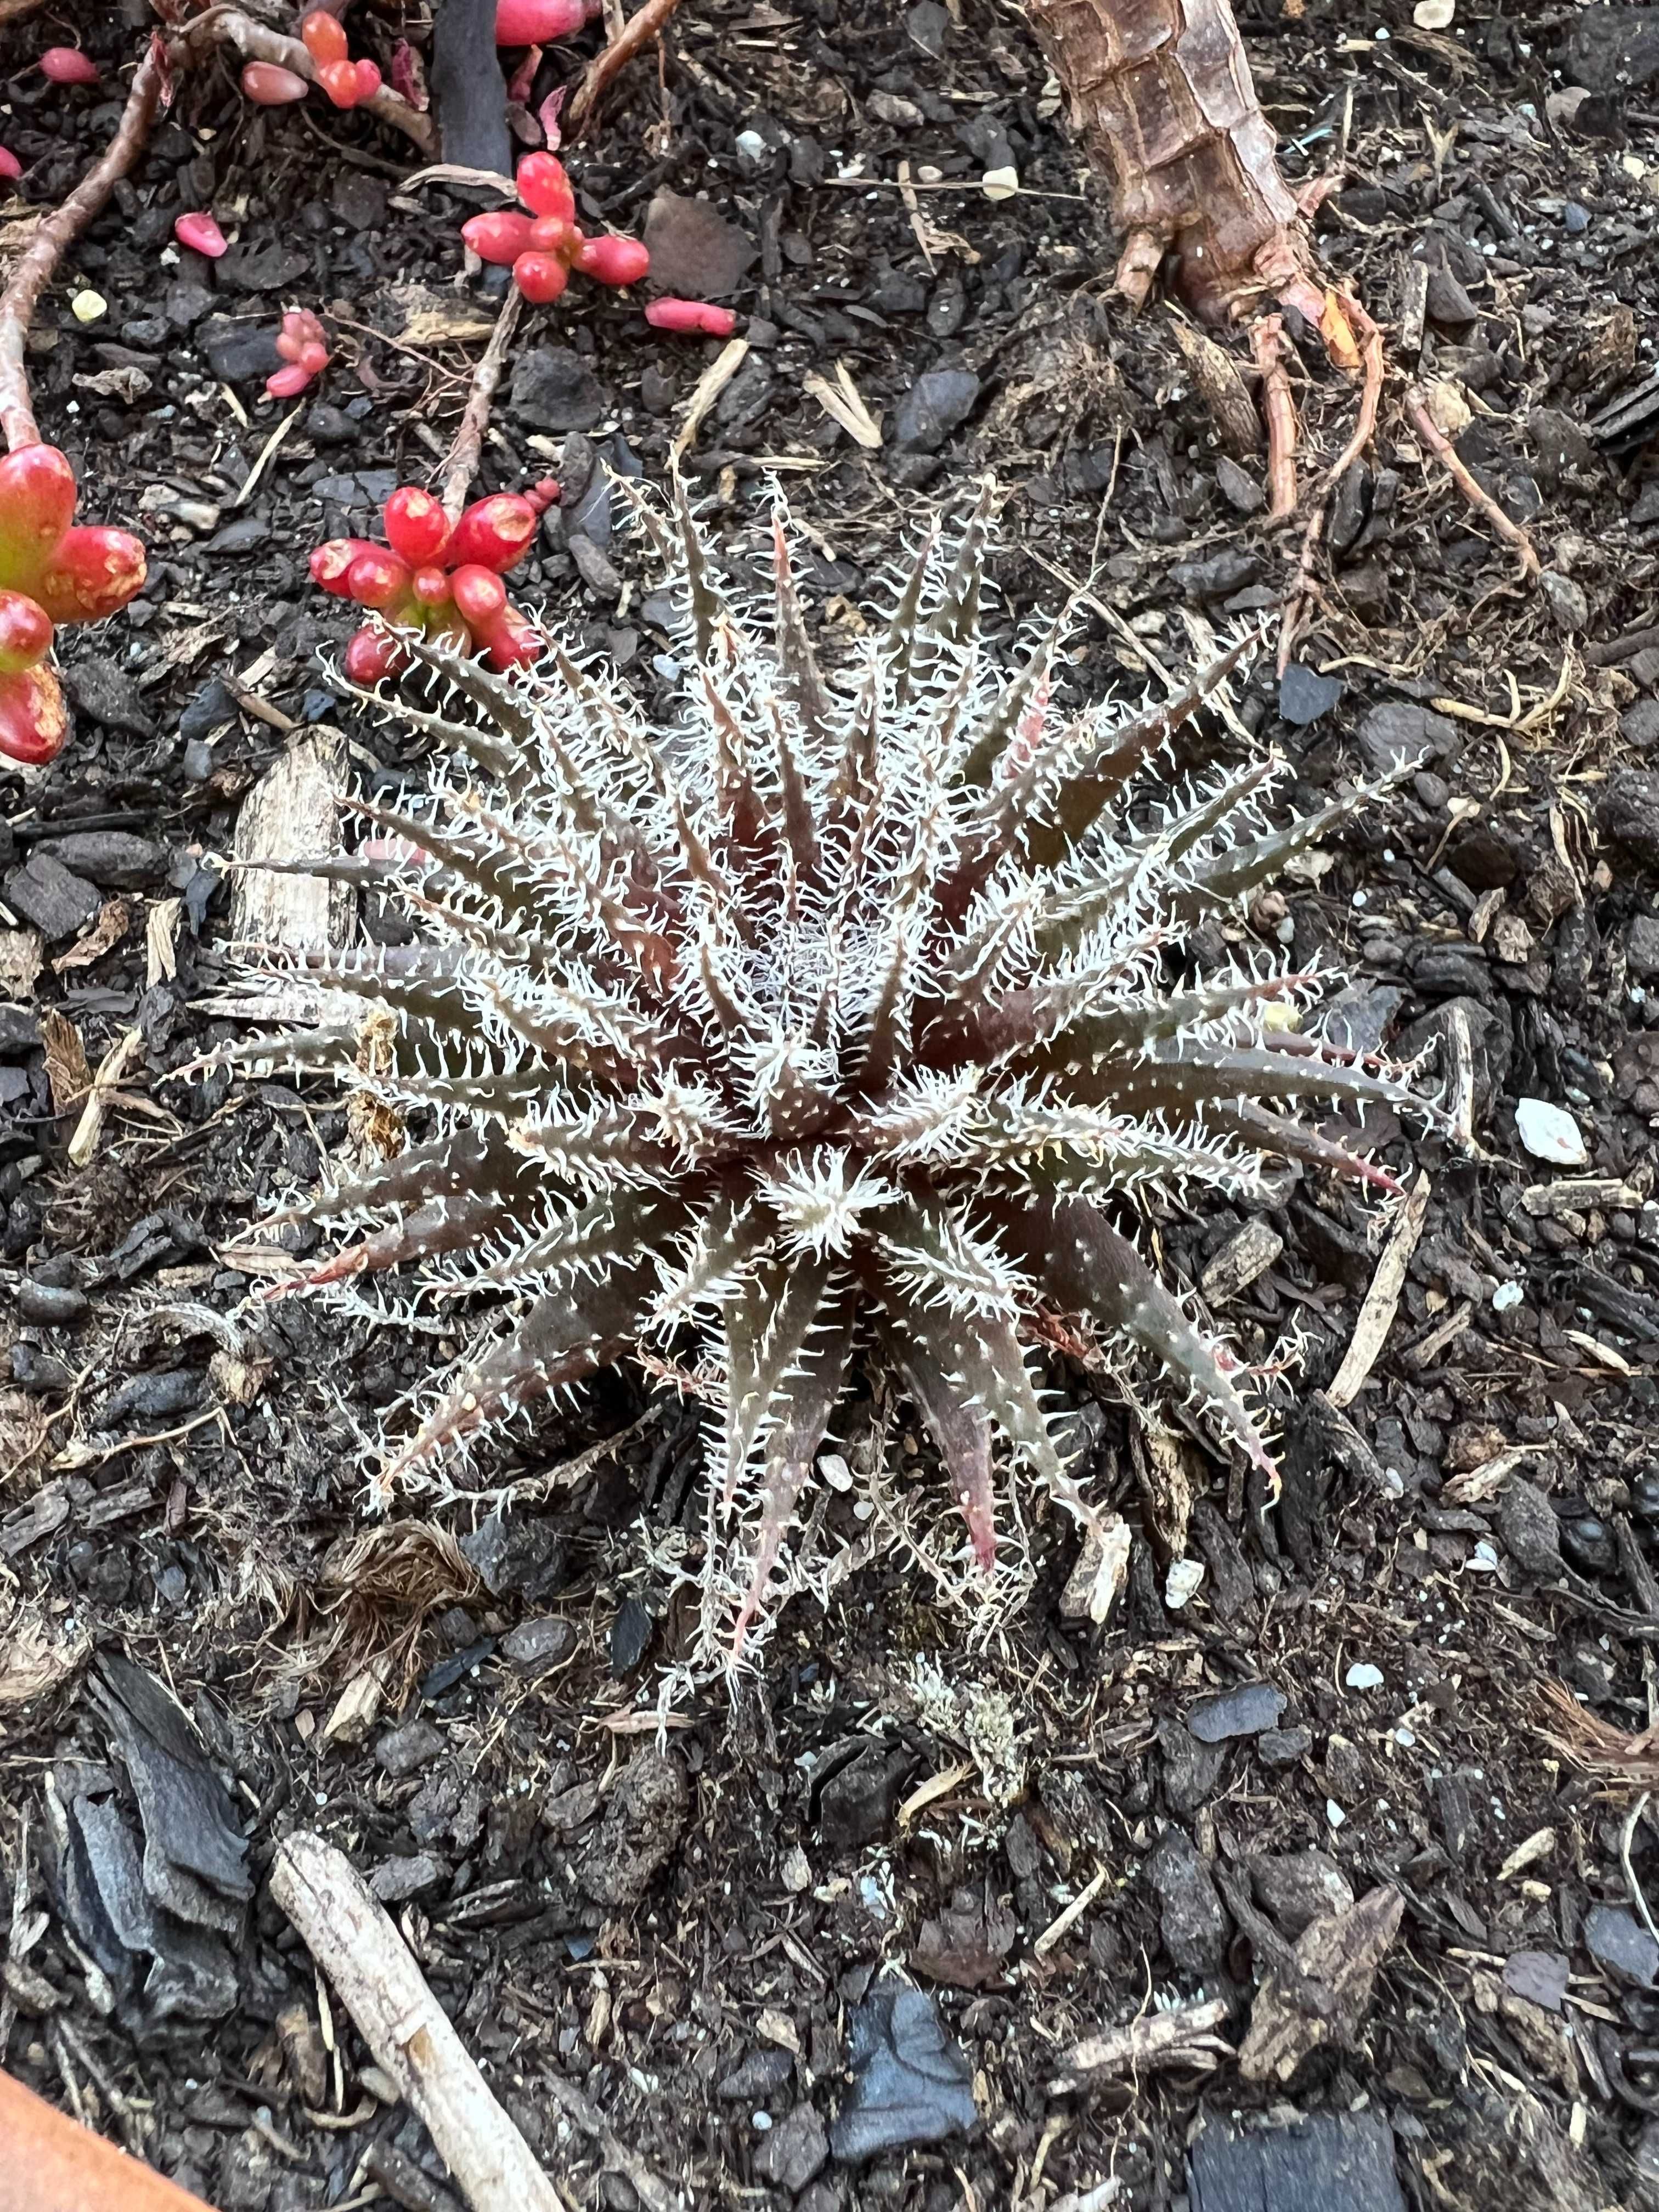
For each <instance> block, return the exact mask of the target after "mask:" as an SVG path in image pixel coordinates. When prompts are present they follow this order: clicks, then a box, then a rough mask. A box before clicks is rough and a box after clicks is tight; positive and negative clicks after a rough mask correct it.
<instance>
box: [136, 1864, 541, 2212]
mask: <svg viewBox="0 0 1659 2212" xmlns="http://www.w3.org/2000/svg"><path fill="white" fill-rule="evenodd" d="M270 1893H271V1895H272V1896H273V1897H274V1898H275V1899H276V1902H277V1904H278V1905H281V1906H282V1908H283V1911H284V1912H286V1913H287V1915H288V1917H289V1919H290V1920H291V1921H292V1922H293V1923H294V1925H295V1928H296V1929H298V1930H299V1932H300V1934H301V1936H302V1937H303V1938H304V1941H305V1945H306V1948H307V1950H308V1951H309V1952H310V1953H311V1955H312V1957H313V1959H314V1960H316V1961H317V1964H318V1965H319V1966H320V1967H321V1968H322V1969H323V1972H325V1974H326V1975H327V1976H328V1978H329V1980H330V1981H331V1983H332V1984H334V1987H335V1989H336V1990H337V1992H338V1994H339V1996H340V1998H341V2001H342V2002H343V2004H344V2006H345V2008H346V2010H347V2011H348V2012H349V2014H350V2015H351V2017H352V2019H353V2020H354V2021H356V2023H357V2027H358V2031H359V2033H361V2034H362V2039H363V2040H364V2042H365V2043H367V2044H368V2047H369V2049H370V2050H371V2051H373V2052H374V2057H375V2059H376V2061H377V2062H378V2063H379V2064H380V2065H381V2066H383V2067H384V2068H385V2069H386V2072H387V2073H388V2074H389V2075H391V2076H392V2080H393V2081H395V2082H396V2083H397V2085H398V2088H399V2089H400V2090H401V2091H402V2093H403V2094H404V2097H405V2098H406V2099H407V2100H408V2102H409V2104H410V2106H411V2107H412V2108H413V2110H414V2111H415V2112H416V2113H418V2114H419V2116H420V2118H421V2119H422V2121H424V2123H425V2124H426V2130H427V2133H428V2135H429V2136H431V2138H432V2140H433V2142H434V2143H435V2145H436V2146H437V2149H438V2153H439V2155H440V2156H441V2158H442V2159H443V2160H444V2162H445V2163H446V2165H447V2166H448V2168H449V2170H450V2172H451V2173H452V2174H453V2176H454V2178H455V2182H456V2185H457V2187H458V2188H459V2190H460V2191H461V2192H462V2194H463V2195H464V2196H465V2198H466V2200H467V2202H468V2203H469V2204H471V2207H472V2212H565V2208H564V2206H563V2205H562V2203H561V2201H560V2199H559V2197H558V2195H557V2193H556V2191H555V2190H554V2187H553V2185H552V2183H551V2182H550V2181H549V2179H548V2178H547V2176H546V2175H545V2174H544V2172H542V2169H541V2167H540V2166H538V2164H537V2162H536V2160H535V2159H534V2158H533V2157H532V2154H531V2150H530V2146H529V2144H528V2143H527V2142H526V2141H525V2139H524V2137H523V2136H521V2135H520V2132H519V2130H518V2129H517V2128H516V2127H515V2126H514V2125H513V2122H512V2121H511V2120H510V2119H509V2118H507V2114H506V2112H503V2111H502V2109H501V2106H500V2105H499V2104H497V2102H496V2101H495V2096H494V2094H493V2093H492V2092H491V2090H490V2087H489V2083H488V2082H487V2081H485V2080H484V2078H483V2075H482V2074H481V2073H480V2072H479V2071H478V2069H477V2065H476V2064H475V2063H473V2060H472V2058H471V2056H470V2055H469V2054H468V2052H467V2050H466V2047H465V2045H464V2044H463V2043H462V2041H461V2039H460V2037H459V2035H457V2034H456V2033H455V2031H454V2029H453V2027H451V2026H450V2023H449V2019H448V2016H447V2014H446V2013H445V2011H444V2009H443V2007H442V2006H441V2004H440V2003H439V2002H438V2000H437V1999H436V1997H435V1996H433V1994H432V1992H431V1990H429V1989H428V1987H427V1984H426V1978H425V1977H424V1976H423V1975H422V1972H421V1970H420V1968H419V1967H418V1966H416V1963H415V1961H414V1960H413V1959H412V1958H411V1957H410V1954H409V1951H408V1948H407V1947H406V1946H405V1944H404V1940H403V1937H402V1936H399V1934H398V1930H397V1929H396V1928H395V1927H394V1926H393V1925H392V1919H391V1917H390V1915H389V1914H388V1913H387V1912H386V1908H385V1906H384V1905H381V1904H380V1901H379V1899H376V1898H375V1897H374V1894H373V1893H371V1891H370V1890H369V1887H368V1884H367V1883H366V1882H365V1881H364V1880H363V1878H362V1875H360V1874H359V1873H358V1872H357V1870H356V1868H355V1867H354V1866H353V1865H352V1863H351V1862H350V1860H349V1859H348V1858H347V1857H346V1856H345V1854H344V1852H343V1851H340V1850H336V1849H335V1847H334V1845H333V1844H329V1843H325V1841H324V1840H323V1838H321V1837H320V1836H315V1835H311V1834H309V1833H307V1832H305V1831H303V1830H301V1832H300V1833H298V1834H297V1835H292V1836H289V1837H288V1838H286V1839H285V1840H284V1842H283V1844H282V1846H281V1848H280V1849H279V1850H278V1851H277V1853H276V1863H275V1864H274V1865H273V1867H272V1868H271V1871H270ZM158 2212H159V2208H158Z"/></svg>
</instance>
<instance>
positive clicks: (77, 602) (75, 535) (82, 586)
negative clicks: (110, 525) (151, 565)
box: [30, 523, 147, 623]
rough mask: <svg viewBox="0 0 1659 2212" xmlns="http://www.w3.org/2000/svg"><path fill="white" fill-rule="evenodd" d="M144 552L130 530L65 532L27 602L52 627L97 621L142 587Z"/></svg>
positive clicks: (84, 526) (85, 528) (99, 528)
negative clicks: (36, 606)
mask: <svg viewBox="0 0 1659 2212" xmlns="http://www.w3.org/2000/svg"><path fill="white" fill-rule="evenodd" d="M146 566H147V564H146V562H145V558H144V549H143V544H142V543H141V542H140V540H139V539H137V538H135V537H134V536H133V535H132V533H131V531H127V530H106V529H105V528H103V527H102V526H101V525H97V524H90V523H88V524H82V526H79V527H78V528H76V529H74V530H66V531H65V532H64V535H63V536H62V538H59V540H58V548H57V550H56V551H55V552H54V553H53V554H52V558H51V560H50V561H49V562H47V563H46V568H45V569H44V570H43V571H42V573H41V576H40V581H39V583H38V584H37V585H36V586H34V587H33V590H32V592H31V593H30V597H31V598H33V599H38V600H39V601H40V605H42V606H43V607H44V608H45V609H46V612H47V613H48V614H49V615H50V616H51V617H52V620H53V622H56V623H78V622H102V621H103V619H104V617H105V616H106V615H112V614H117V613H118V612H119V611H120V610H121V609H122V608H123V607H124V606H125V605H126V603H127V601H128V600H129V599H136V598H137V595H138V593H139V592H141V591H143V587H144V575H145V572H146Z"/></svg>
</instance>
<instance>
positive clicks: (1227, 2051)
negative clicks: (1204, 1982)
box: [1048, 1997, 1233, 2097]
mask: <svg viewBox="0 0 1659 2212" xmlns="http://www.w3.org/2000/svg"><path fill="white" fill-rule="evenodd" d="M1231 2010H1232V2005H1231V2001H1230V2000H1229V1999H1228V1998H1226V1997H1210V1998H1208V1999H1206V2001H1205V2002H1201V2003H1199V2004H1190V2005H1182V2006H1180V2007H1178V2008H1176V2010H1175V2011H1173V2012H1147V2013H1141V2014H1139V2015H1138V2016H1137V2017H1136V2018H1135V2019H1133V2020H1131V2021H1126V2022H1125V2023H1124V2025H1123V2026H1122V2027H1109V2028H1107V2029H1105V2030H1104V2031H1103V2033H1101V2034H1099V2035H1088V2036H1085V2038H1084V2039H1083V2040H1082V2042H1081V2043H1074V2044H1073V2045H1072V2047H1071V2049H1070V2050H1069V2051H1067V2052H1066V2055H1065V2057H1063V2058H1062V2060H1061V2061H1060V2073H1059V2074H1058V2075H1056V2077H1055V2078H1054V2080H1053V2081H1050V2082H1049V2084H1048V2093H1049V2095H1050V2096H1051V2097H1058V2096H1063V2095H1064V2094H1065V2093H1066V2091H1067V2090H1071V2089H1075V2088H1077V2087H1079V2086H1080V2084H1081V2083H1083V2082H1084V2081H1089V2080H1091V2079H1092V2080H1098V2079H1099V2078H1100V2077H1101V2076H1103V2075H1111V2074H1150V2073H1151V2072H1152V2071H1153V2069H1155V2068H1158V2067H1162V2066H1188V2067H1191V2068H1192V2069H1194V2071H1196V2072H1199V2073H1204V2074H1208V2073H1212V2072H1213V2071H1214V2069H1215V2068H1216V2067H1217V2066H1218V2064H1219V2063H1220V2062H1221V2060H1222V2059H1223V2058H1231V2057H1232V2055H1233V2052H1232V2046H1231V2044H1229V2043H1227V2042H1225V2041H1224V2040H1223V2039H1222V2038H1221V2037H1220V2036H1218V2034H1217V2033H1215V2030H1216V2029H1217V2028H1218V2027H1220V2026H1221V2024H1222V2022H1223V2021H1225V2019H1226V2017H1227V2015H1228V2014H1229V2013H1230V2012H1231Z"/></svg>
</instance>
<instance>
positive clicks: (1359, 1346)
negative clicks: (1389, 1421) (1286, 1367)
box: [1325, 1175, 1429, 1407]
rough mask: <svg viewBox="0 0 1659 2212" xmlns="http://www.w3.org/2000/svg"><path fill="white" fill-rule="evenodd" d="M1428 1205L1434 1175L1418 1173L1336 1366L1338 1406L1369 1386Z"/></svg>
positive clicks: (1331, 1395)
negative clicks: (1351, 1336) (1340, 1362)
mask: <svg viewBox="0 0 1659 2212" xmlns="http://www.w3.org/2000/svg"><path fill="white" fill-rule="evenodd" d="M1428 1211H1429V1178H1428V1176H1426V1175H1419V1176H1418V1178H1417V1181H1416V1182H1415V1183H1414V1184H1413V1186H1412V1188H1411V1191H1410V1193H1409V1194H1408V1195H1407V1200H1406V1203H1405V1205H1404V1206H1402V1207H1401V1210H1400V1215H1399V1218H1398V1219H1397V1220H1396V1221H1395V1225H1394V1229H1393V1232H1392V1234H1391V1235H1390V1236H1389V1241H1388V1243H1387V1244H1386V1245H1385V1246H1384V1248H1383V1257H1382V1258H1381V1259H1380V1260H1379V1261H1377V1263H1376V1274H1374V1275H1373V1276H1372V1278H1371V1286H1370V1290H1368V1291H1366V1293H1365V1298H1364V1304H1363V1305H1362V1306H1361V1307H1360V1309H1359V1318H1358V1321H1357V1322H1355V1323H1354V1331H1353V1338H1352V1341H1351V1343H1350V1344H1349V1346H1348V1349H1347V1351H1346V1352H1345V1353H1344V1355H1343V1359H1342V1364H1341V1366H1340V1367H1339V1368H1338V1370H1336V1377H1335V1380H1334V1382H1333V1383H1331V1384H1330V1385H1329V1387H1328V1389H1327V1390H1326V1392H1325V1395H1326V1397H1327V1398H1328V1400H1329V1401H1330V1402H1331V1404H1332V1405H1333V1406H1335V1407H1343V1406H1351V1405H1352V1403H1353V1401H1354V1400H1355V1399H1356V1398H1357V1397H1358V1395H1359V1393H1360V1391H1361V1390H1362V1389H1364V1383H1365V1377H1366V1376H1368V1375H1369V1374H1370V1371H1371V1369H1372V1367H1373V1366H1374V1365H1375V1364H1376V1355H1377V1353H1378V1352H1381V1351H1382V1349H1383V1343H1384V1341H1385V1340H1386V1339H1387V1336H1388V1334H1389V1328H1391V1327H1392V1325H1393V1322H1394V1317H1395V1313H1396V1312H1397V1311H1398V1310H1399V1306H1400V1293H1401V1290H1402V1289H1403V1288H1404V1287H1405V1282H1406V1269H1407V1267H1408V1266H1409V1265H1410V1264H1411V1256H1412V1254H1413V1252H1414V1251H1415V1250H1416V1249H1417V1240H1418V1238H1419V1237H1420V1236H1421V1235H1422V1234H1423V1224H1424V1221H1425V1218H1427V1215H1428Z"/></svg>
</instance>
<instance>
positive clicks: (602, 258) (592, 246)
mask: <svg viewBox="0 0 1659 2212" xmlns="http://www.w3.org/2000/svg"><path fill="white" fill-rule="evenodd" d="M576 266H577V268H578V269H580V270H581V272H582V274H583V276H592V277H593V278H595V279H596V280H597V281H598V282H599V283H601V284H615V285H623V284H637V283H639V281H640V279H641V277H642V276H645V275H647V272H648V271H649V270H650V267H651V255H650V252H649V250H648V249H647V247H646V246H644V245H643V244H642V243H641V240H639V239H637V238H614V237H609V236H607V237H605V238H590V239H586V240H584V241H583V243H582V245H581V247H580V250H579V251H578V252H577V255H576Z"/></svg>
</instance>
